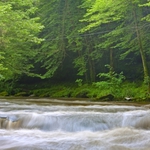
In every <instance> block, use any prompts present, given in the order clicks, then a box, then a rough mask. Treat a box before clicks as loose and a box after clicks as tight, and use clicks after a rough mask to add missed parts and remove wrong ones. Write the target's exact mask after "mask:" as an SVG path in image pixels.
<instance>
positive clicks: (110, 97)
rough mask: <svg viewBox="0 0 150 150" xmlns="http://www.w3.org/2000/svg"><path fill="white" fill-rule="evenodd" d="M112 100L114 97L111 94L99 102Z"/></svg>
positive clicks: (101, 98)
mask: <svg viewBox="0 0 150 150" xmlns="http://www.w3.org/2000/svg"><path fill="white" fill-rule="evenodd" d="M113 99H114V96H113V95H112V94H108V95H105V96H102V97H100V98H99V100H103V101H112V100H113Z"/></svg>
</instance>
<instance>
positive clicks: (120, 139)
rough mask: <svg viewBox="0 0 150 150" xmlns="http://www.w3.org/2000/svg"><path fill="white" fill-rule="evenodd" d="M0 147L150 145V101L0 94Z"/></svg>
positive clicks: (91, 149) (73, 149) (121, 148)
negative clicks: (0, 96) (12, 97)
mask: <svg viewBox="0 0 150 150" xmlns="http://www.w3.org/2000/svg"><path fill="white" fill-rule="evenodd" d="M0 150H150V105H149V104H145V105H135V104H131V103H130V104H128V103H124V104H119V103H101V102H95V103H92V102H87V101H72V102H70V101H64V100H63V101H61V100H50V99H37V100H36V99H20V100H19V99H18V100H6V99H0Z"/></svg>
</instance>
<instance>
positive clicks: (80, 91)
mask: <svg viewBox="0 0 150 150" xmlns="http://www.w3.org/2000/svg"><path fill="white" fill-rule="evenodd" d="M0 96H1V97H5V96H7V97H8V98H9V97H10V98H11V97H12V96H13V97H16V98H17V97H29V98H32V97H33V98H61V99H68V98H69V99H70V100H73V99H80V98H81V99H84V98H86V99H89V100H90V101H95V102H98V101H131V102H150V96H149V94H148V93H147V86H146V85H144V84H139V83H123V84H122V85H121V86H119V87H116V86H114V87H112V86H110V87H109V86H106V87H105V86H97V85H96V84H94V83H93V84H83V85H76V84H70V83H69V84H68V83H63V84H45V83H42V84H34V85H18V86H16V87H14V88H13V90H12V91H11V92H10V91H8V89H3V91H2V90H1V92H0Z"/></svg>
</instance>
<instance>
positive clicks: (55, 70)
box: [0, 0, 150, 82]
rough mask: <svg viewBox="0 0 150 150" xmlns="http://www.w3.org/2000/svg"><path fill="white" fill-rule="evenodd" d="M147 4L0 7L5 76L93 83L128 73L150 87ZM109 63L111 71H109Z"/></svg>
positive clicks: (100, 0)
mask: <svg viewBox="0 0 150 150" xmlns="http://www.w3.org/2000/svg"><path fill="white" fill-rule="evenodd" d="M149 6H150V2H149V1H147V0H142V1H141V0H130V1H124V0H116V1H115V3H114V1H112V0H107V1H106V0H64V1H62V0H59V1H58V0H51V1H49V0H24V1H22V0H5V1H1V2H0V75H1V76H0V77H1V78H2V75H3V77H5V79H13V78H16V77H17V78H20V77H21V76H23V75H25V74H26V75H28V76H39V77H41V78H42V79H46V78H48V79H49V78H53V79H54V80H55V79H56V80H58V79H59V80H71V81H75V80H76V79H78V80H77V81H85V82H93V81H96V80H98V77H97V74H99V73H103V72H108V71H112V72H113V71H115V72H118V73H120V72H122V71H123V73H124V75H125V76H126V79H127V80H132V81H134V80H142V79H144V80H145V81H146V82H149V69H150V68H149V66H150V65H149V64H150V58H149V57H148V56H149V54H150V50H149V47H150V44H149V43H150V41H149V40H150V30H149V28H150V24H149V21H150V10H149ZM107 64H109V65H110V67H109V69H110V70H108V68H106V67H105V65H107Z"/></svg>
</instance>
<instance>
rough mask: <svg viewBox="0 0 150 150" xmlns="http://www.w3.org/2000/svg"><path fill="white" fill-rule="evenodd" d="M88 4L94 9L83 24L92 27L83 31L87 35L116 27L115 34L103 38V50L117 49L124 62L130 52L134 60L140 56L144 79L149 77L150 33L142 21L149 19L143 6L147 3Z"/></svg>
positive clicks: (113, 32) (101, 2)
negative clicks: (94, 31)
mask: <svg viewBox="0 0 150 150" xmlns="http://www.w3.org/2000/svg"><path fill="white" fill-rule="evenodd" d="M89 2H91V3H89ZM87 3H88V4H90V6H89V7H88V9H87V12H86V14H85V15H84V18H83V19H82V20H81V21H85V22H87V23H88V25H86V26H85V27H84V28H82V29H81V30H80V31H81V32H87V31H90V30H91V29H93V28H99V27H101V28H102V27H103V26H112V24H113V28H112V27H111V31H109V32H107V33H106V34H102V35H100V38H101V39H102V40H103V41H104V42H103V43H100V44H99V47H101V48H104V49H106V48H107V49H110V50H111V51H110V52H112V49H113V51H114V50H115V49H117V54H120V56H121V57H120V58H123V59H125V58H126V57H127V56H128V55H129V54H130V53H133V54H134V57H136V56H137V55H140V56H141V63H142V66H143V76H144V80H145V79H147V78H149V73H148V67H147V61H146V53H147V51H148V47H149V46H148V44H147V43H149V42H148V41H149V40H148V38H146V37H148V36H149V32H147V28H145V25H146V22H145V21H143V20H142V18H143V17H144V16H146V18H147V17H148V16H147V14H146V13H145V12H146V11H145V10H144V9H142V8H141V7H139V6H140V5H142V4H144V3H146V0H145V1H142V2H141V1H140V0H132V1H122V0H117V1H115V3H114V2H113V1H111V0H109V1H107V2H106V1H104V0H95V1H94V2H92V1H90V0H89V1H85V3H84V5H85V4H87ZM147 5H148V4H147ZM118 49H120V51H118ZM110 56H111V55H110ZM110 58H111V57H110ZM118 59H119V58H118Z"/></svg>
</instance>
